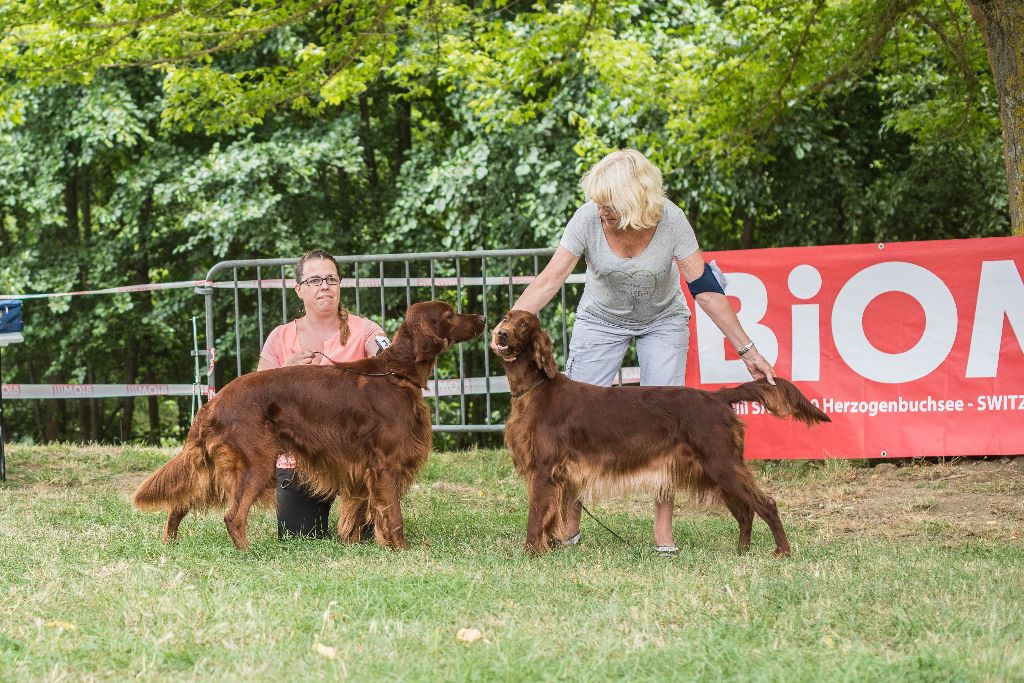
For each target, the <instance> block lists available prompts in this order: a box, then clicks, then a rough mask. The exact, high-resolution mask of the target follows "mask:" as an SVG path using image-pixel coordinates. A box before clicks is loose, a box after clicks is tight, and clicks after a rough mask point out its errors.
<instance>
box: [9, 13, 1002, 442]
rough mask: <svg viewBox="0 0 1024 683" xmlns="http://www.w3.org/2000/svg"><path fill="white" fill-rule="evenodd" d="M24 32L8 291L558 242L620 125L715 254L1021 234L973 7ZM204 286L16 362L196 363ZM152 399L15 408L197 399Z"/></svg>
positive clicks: (13, 100)
mask: <svg viewBox="0 0 1024 683" xmlns="http://www.w3.org/2000/svg"><path fill="white" fill-rule="evenodd" d="M0 26H2V27H3V29H4V30H3V32H2V34H0V35H2V38H0V69H2V71H3V73H4V79H3V85H2V87H0V160H2V161H0V290H2V291H3V292H6V293H25V292H46V291H66V290H76V289H89V288H100V287H110V286H117V285H126V284H133V283H144V282H168V281H177V280H191V279H199V278H202V277H203V276H204V275H205V273H206V272H207V270H208V269H209V268H210V267H211V266H212V265H213V264H215V263H216V262H218V261H220V260H224V259H236V258H258V257H281V256H288V257H297V256H298V255H300V254H301V253H303V252H304V251H306V250H307V249H309V248H313V247H319V246H324V247H326V248H328V249H330V250H332V251H334V252H335V253H337V254H363V253H391V252H416V251H447V250H476V249H502V248H527V247H551V246H554V244H555V243H556V241H557V238H558V236H559V235H560V232H561V230H562V228H563V226H564V224H565V222H566V220H567V218H568V217H569V216H570V215H571V213H572V211H573V210H574V208H575V207H576V206H577V205H578V203H579V202H580V200H581V193H580V190H579V186H578V180H579V177H580V175H581V173H582V172H583V171H584V170H585V169H586V168H587V167H588V166H589V165H590V164H592V163H593V162H594V161H596V160H597V159H599V158H600V157H601V156H602V155H603V154H605V153H607V152H608V151H610V150H612V149H615V148H618V147H620V146H633V147H637V148H639V149H641V150H643V151H644V152H645V153H647V154H648V155H649V156H650V157H651V158H652V159H653V160H654V161H655V163H657V164H658V165H659V166H660V167H661V168H662V170H663V171H664V175H665V185H666V191H667V194H668V195H669V197H670V198H672V199H673V200H674V201H675V202H676V203H678V204H679V205H680V206H682V207H683V208H684V209H685V210H686V212H687V214H688V216H689V217H690V219H691V222H692V223H693V224H694V226H695V228H696V231H697V234H698V237H699V239H700V241H701V244H702V246H703V247H704V248H705V249H709V250H713V249H733V248H767V247H774V246H784V245H785V246H789V245H814V244H844V243H863V242H872V241H894V240H923V239H951V238H965V237H982V236H989V235H1001V234H1008V233H1009V219H1008V211H1007V194H1006V176H1005V169H1004V166H1003V157H1002V141H1001V137H1000V121H999V111H998V102H997V98H996V96H995V88H994V84H993V80H992V73H991V70H990V68H989V64H988V61H987V57H986V53H985V46H984V43H983V40H982V37H981V34H980V32H979V30H978V28H977V26H976V24H975V23H974V22H973V20H972V18H971V16H970V12H969V10H968V7H967V5H966V4H965V3H964V2H955V1H948V2H947V1H911V0H901V1H900V2H889V1H882V0H876V1H864V2H856V3H848V2H839V1H834V0H816V1H811V2H805V1H796V2H768V1H767V0H758V1H757V2H746V3H740V2H734V1H727V2H721V1H715V0H701V1H698V2H683V1H681V0H674V1H669V2H628V3H618V2H616V3H611V2H598V1H596V0H595V1H594V2H589V3H582V2H563V3H544V2H538V3H535V4H533V5H528V4H526V3H522V2H516V1H512V2H484V3H477V2H463V3H460V2H453V3H438V2H413V1H409V2H383V3H382V2H366V3H361V2H309V1H301V2H300V1H297V0H292V1H291V2H283V3H282V2H277V3H269V2H253V3H247V4H246V5H244V6H243V5H237V4H231V3H217V2H213V1H212V0H208V1H205V2H204V1H197V2H184V3H182V2H174V3H169V2H153V1H150V2H137V3H127V2H109V3H104V4H103V6H102V7H100V6H98V5H92V4H86V5H82V6H77V5H76V6H70V7H65V6H64V5H63V4H61V3H55V2H47V1H41V2H34V3H6V4H5V5H4V6H3V8H2V10H0ZM222 299H223V297H222ZM225 305H226V302H225ZM201 307H202V301H201V298H200V297H198V296H196V295H195V294H193V293H192V292H191V291H189V290H182V291H174V292H161V293H153V294H134V295H117V296H106V297H80V298H75V299H71V300H68V299H51V300H49V301H46V302H37V301H33V302H31V303H29V304H28V308H27V310H26V317H27V320H28V342H27V343H26V344H24V345H21V346H16V347H9V348H8V349H6V350H5V351H4V354H3V372H4V381H7V382H24V383H39V382H43V383H47V382H59V383H64V382H95V383H108V382H109V383H120V382H125V383H132V382H137V381H150V382H152V381H163V382H189V381H191V372H192V360H191V358H190V357H189V350H190V348H191V344H192V339H191V323H190V321H189V319H190V318H191V316H193V315H197V314H200V313H201V311H202V308H201ZM217 315H218V318H223V317H224V316H228V315H229V314H228V312H227V309H226V308H225V309H223V310H221V309H218V311H217ZM227 345H228V346H230V344H227ZM253 364H254V359H253ZM143 402H145V403H143ZM135 403H136V401H135V400H134V399H125V400H120V399H118V400H106V401H100V400H82V401H74V402H69V401H24V400H23V401H9V402H7V403H6V405H5V424H6V426H7V430H8V438H13V439H21V440H28V441H51V440H68V439H81V440H108V441H110V440H113V441H117V440H134V439H140V438H143V439H148V440H150V441H159V440H160V439H161V438H166V439H176V438H180V436H181V435H182V431H181V430H182V429H183V428H184V427H185V426H186V423H187V422H188V410H187V401H186V402H184V403H182V402H181V401H180V400H179V399H156V398H150V399H140V400H139V401H138V403H139V405H138V406H136V405H135ZM137 408H138V409H137Z"/></svg>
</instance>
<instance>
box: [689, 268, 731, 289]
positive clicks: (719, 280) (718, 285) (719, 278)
mask: <svg viewBox="0 0 1024 683" xmlns="http://www.w3.org/2000/svg"><path fill="white" fill-rule="evenodd" d="M727 284H729V281H728V280H726V279H725V274H724V273H723V272H722V270H721V269H720V268H719V267H718V264H717V263H715V262H714V261H712V262H711V263H705V264H704V272H703V273H701V275H700V277H699V278H697V279H696V280H694V281H693V282H687V283H686V286H687V287H689V288H690V294H692V295H694V296H697V295H698V294H703V293H704V292H718V293H719V294H725V286H726V285H727Z"/></svg>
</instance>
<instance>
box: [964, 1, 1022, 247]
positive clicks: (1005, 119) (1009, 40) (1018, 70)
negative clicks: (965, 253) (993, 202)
mask: <svg viewBox="0 0 1024 683" xmlns="http://www.w3.org/2000/svg"><path fill="white" fill-rule="evenodd" d="M967 4H968V6H970V8H971V15H972V16H973V17H974V20H975V21H977V22H978V26H980V27H981V33H982V35H983V36H984V37H985V47H986V48H987V50H988V60H989V63H990V64H991V65H992V75H993V76H994V77H995V82H996V90H997V91H998V93H999V120H1000V122H1001V124H1002V128H1003V155H1004V159H1005V161H1006V183H1007V185H1008V186H1009V191H1010V229H1011V230H1012V231H1013V234H1014V235H1021V236H1024V2H1021V0H968V3H967Z"/></svg>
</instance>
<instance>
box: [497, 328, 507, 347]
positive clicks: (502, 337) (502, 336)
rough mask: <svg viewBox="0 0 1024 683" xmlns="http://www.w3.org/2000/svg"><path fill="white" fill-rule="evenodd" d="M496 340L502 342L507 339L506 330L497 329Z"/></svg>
mask: <svg viewBox="0 0 1024 683" xmlns="http://www.w3.org/2000/svg"><path fill="white" fill-rule="evenodd" d="M498 341H500V342H501V343H503V344H504V343H505V342H507V341H508V330H498Z"/></svg>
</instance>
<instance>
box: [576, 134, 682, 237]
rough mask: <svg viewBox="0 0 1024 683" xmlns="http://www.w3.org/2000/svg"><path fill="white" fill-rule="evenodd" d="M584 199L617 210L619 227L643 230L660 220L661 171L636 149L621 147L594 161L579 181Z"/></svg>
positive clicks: (663, 199) (662, 195)
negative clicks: (584, 195)
mask: <svg viewBox="0 0 1024 683" xmlns="http://www.w3.org/2000/svg"><path fill="white" fill-rule="evenodd" d="M580 184H581V185H582V186H583V192H584V194H586V196H587V199H589V200H590V201H592V202H594V203H595V204H598V205H603V206H610V207H612V208H613V209H615V210H616V211H617V212H618V213H619V229H620V230H625V229H626V228H632V229H634V230H646V229H648V228H654V227H656V226H657V225H658V221H660V220H661V209H662V207H664V206H665V191H664V190H663V189H662V186H661V171H660V170H658V167H657V166H655V165H654V164H652V163H651V162H650V161H648V159H647V157H645V156H644V155H643V154H641V153H640V152H638V151H637V150H635V149H620V150H619V151H617V152H612V153H611V154H609V155H607V156H606V157H605V158H604V159H601V161H599V162H597V163H596V164H594V165H593V166H592V167H591V168H590V170H589V171H587V172H586V173H585V174H583V178H582V179H581V180H580Z"/></svg>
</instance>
